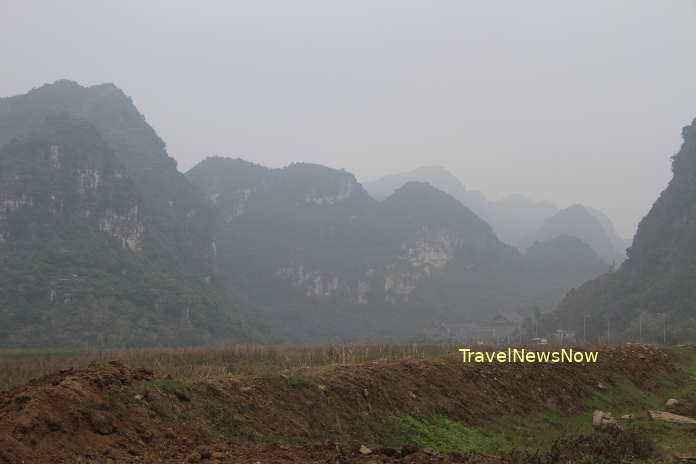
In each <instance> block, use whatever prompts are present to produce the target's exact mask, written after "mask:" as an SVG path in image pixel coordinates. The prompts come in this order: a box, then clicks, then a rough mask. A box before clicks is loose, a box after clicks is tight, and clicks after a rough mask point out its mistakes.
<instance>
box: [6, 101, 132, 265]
mask: <svg viewBox="0 0 696 464" xmlns="http://www.w3.org/2000/svg"><path fill="white" fill-rule="evenodd" d="M132 192H133V182H132V181H131V179H130V178H129V177H128V175H127V174H126V170H125V168H124V167H123V166H122V164H121V163H120V162H119V161H118V159H116V157H115V155H114V153H113V151H112V150H111V149H110V148H109V147H108V146H106V144H105V143H104V142H103V140H101V138H100V137H99V134H98V133H97V131H96V130H95V129H94V128H93V127H92V126H90V125H89V123H87V121H85V120H83V119H79V118H76V117H73V116H70V115H68V114H61V115H57V116H52V117H50V118H48V120H47V121H46V122H45V123H44V124H43V125H42V126H41V127H40V128H39V129H38V130H37V131H35V132H34V133H33V134H32V135H31V136H30V137H28V138H25V139H15V140H14V141H12V142H10V143H8V144H7V145H5V146H4V147H3V148H2V151H0V198H1V200H0V236H1V237H2V240H3V241H11V242H13V241H21V240H26V239H27V238H32V237H34V238H37V239H39V238H44V239H51V238H52V237H55V236H59V237H60V236H61V235H63V237H62V238H74V237H70V236H69V234H70V233H73V232H74V231H75V230H77V229H81V228H83V229H85V230H87V229H91V230H99V231H101V232H104V233H106V234H108V235H110V236H111V237H112V238H114V239H115V241H116V242H117V243H118V244H119V245H120V246H121V247H122V248H125V249H128V250H130V251H133V252H139V251H141V250H142V247H143V239H144V234H145V225H144V222H143V217H142V215H141V213H140V210H141V204H140V200H139V199H138V198H137V196H135V195H134V194H133V193H132Z"/></svg>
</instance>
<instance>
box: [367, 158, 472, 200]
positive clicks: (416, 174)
mask: <svg viewBox="0 0 696 464" xmlns="http://www.w3.org/2000/svg"><path fill="white" fill-rule="evenodd" d="M408 182H428V183H429V184H431V185H434V186H436V187H437V188H438V189H439V190H442V191H443V192H447V193H449V194H450V195H452V196H453V197H454V198H457V199H459V198H461V197H465V196H467V195H469V193H470V192H469V191H468V190H467V189H466V188H465V187H464V185H463V184H462V183H461V181H460V180H459V179H458V178H457V177H456V176H455V175H454V174H452V173H451V172H449V171H448V170H447V169H445V168H443V167H442V166H423V167H420V168H416V169H414V170H413V171H408V172H402V173H399V174H392V175H389V176H384V177H382V178H380V179H377V180H375V181H372V182H363V187H364V188H365V190H367V191H368V192H369V193H370V195H372V197H373V198H375V199H377V200H384V199H385V198H387V197H388V196H389V195H391V194H392V193H394V192H395V191H396V190H398V189H399V188H400V187H402V186H403V185H404V184H407V183H408Z"/></svg>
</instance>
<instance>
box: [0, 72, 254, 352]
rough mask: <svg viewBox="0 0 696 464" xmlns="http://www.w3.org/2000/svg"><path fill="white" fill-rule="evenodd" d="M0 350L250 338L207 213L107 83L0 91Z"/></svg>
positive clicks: (244, 303)
mask: <svg viewBox="0 0 696 464" xmlns="http://www.w3.org/2000/svg"><path fill="white" fill-rule="evenodd" d="M0 150H2V152H1V153H2V156H1V163H2V171H0V202H2V203H0V204H2V205H3V206H2V210H1V211H0V213H1V214H2V224H0V234H2V235H1V237H2V242H0V246H1V248H2V250H3V252H2V255H0V258H1V259H2V265H0V273H1V276H0V279H1V280H2V283H3V285H2V289H3V290H2V295H0V301H1V302H2V303H1V305H0V346H31V345H33V346H39V345H40V346H67V345H70V346H161V345H182V344H186V345H190V344H204V343H205V344H209V343H220V342H232V341H251V340H253V339H254V337H256V336H257V335H259V337H261V335H260V334H259V333H258V331H257V329H258V330H261V329H260V328H258V327H257V326H256V325H254V326H253V327H252V326H250V325H248V324H246V323H245V322H244V321H245V315H244V314H243V313H244V309H247V310H250V311H251V310H252V309H253V304H252V303H250V302H249V301H248V300H246V299H245V298H244V297H243V295H240V294H239V293H238V292H236V291H235V290H234V289H233V288H230V287H226V286H223V285H221V284H222V281H221V280H220V278H219V277H220V276H219V275H217V274H216V273H215V268H214V256H213V245H212V234H213V229H214V226H215V223H214V221H215V218H216V212H215V208H214V207H213V206H212V205H211V204H210V202H209V201H208V200H207V199H206V198H205V197H204V195H203V194H202V193H201V192H199V191H198V190H197V189H196V188H195V187H194V186H193V185H192V184H191V183H190V182H189V181H188V180H187V179H186V178H185V177H184V176H183V175H182V174H181V173H179V172H178V171H177V169H176V163H175V162H174V160H173V159H172V158H170V157H169V156H168V154H167V152H166V150H165V145H164V142H163V141H162V140H161V139H160V138H159V137H158V136H157V134H156V133H155V131H154V130H153V129H152V128H151V127H150V126H149V125H148V124H147V123H146V122H145V120H144V117H143V116H142V115H141V114H140V113H139V112H138V110H137V109H136V108H135V106H134V105H133V103H132V101H131V99H130V98H129V97H127V96H126V95H125V94H123V92H122V91H120V90H119V89H118V88H116V87H115V86H113V85H111V84H104V85H98V86H93V87H82V86H80V85H78V84H76V83H74V82H71V81H58V82H56V83H54V84H50V85H46V86H43V87H41V88H39V89H35V90H32V91H31V92H29V93H27V94H25V95H19V96H15V97H9V98H2V99H0Z"/></svg>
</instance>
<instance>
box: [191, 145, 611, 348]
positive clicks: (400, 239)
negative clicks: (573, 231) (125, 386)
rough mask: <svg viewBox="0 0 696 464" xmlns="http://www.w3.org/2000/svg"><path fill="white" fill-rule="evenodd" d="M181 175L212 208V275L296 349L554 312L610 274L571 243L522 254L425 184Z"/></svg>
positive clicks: (206, 165)
mask: <svg viewBox="0 0 696 464" xmlns="http://www.w3.org/2000/svg"><path fill="white" fill-rule="evenodd" d="M186 175H187V177H188V178H189V179H190V180H191V181H192V182H193V183H194V184H196V185H197V186H198V187H199V189H201V190H202V191H204V192H205V193H206V195H208V197H209V198H210V199H211V201H213V202H214V203H215V204H216V207H217V208H218V211H219V215H218V220H217V227H216V235H215V247H216V250H217V264H218V266H219V268H220V270H221V271H222V272H223V273H225V274H226V275H227V276H228V279H229V281H230V284H231V285H234V286H235V287H239V288H245V289H247V290H246V291H248V293H249V294H250V295H252V298H254V299H257V298H258V300H259V302H260V306H262V307H264V308H266V310H267V312H266V313H265V320H269V321H272V322H270V324H272V325H273V327H274V328H275V330H277V331H281V332H283V333H284V335H285V336H287V337H290V340H292V341H298V342H302V341H306V340H309V339H311V340H315V341H317V340H319V341H338V340H355V339H356V338H357V339H362V340H370V339H372V340H374V339H382V338H385V337H386V338H390V337H391V338H393V337H399V336H404V335H405V334H409V333H410V334H415V333H418V332H419V331H422V329H423V328H424V327H425V326H427V325H428V324H431V323H432V322H433V321H456V320H462V319H468V318H477V317H478V318H481V317H489V315H490V314H491V313H495V312H499V311H502V310H512V311H514V310H522V311H527V312H528V311H531V309H532V308H535V307H545V308H551V307H552V306H553V305H555V304H556V303H557V302H558V301H559V298H560V297H561V296H562V295H563V294H564V293H565V292H566V291H567V290H568V289H570V288H572V287H573V286H576V285H579V284H580V283H582V282H583V281H584V280H586V279H587V278H590V277H591V276H594V275H597V274H598V273H600V272H602V271H604V270H606V269H608V264H606V263H605V262H604V261H602V260H601V259H600V258H599V257H598V256H597V255H596V254H595V253H594V252H593V251H592V250H591V249H590V248H589V247H587V246H584V247H583V245H582V244H579V245H578V244H577V243H576V242H579V241H577V240H575V241H574V240H572V239H568V240H566V241H563V240H560V241H558V242H557V243H556V244H555V245H554V244H549V245H548V246H549V248H548V249H547V248H545V247H546V244H544V245H540V247H539V248H535V249H534V250H532V252H531V253H529V256H527V255H524V254H522V253H520V252H519V251H517V250H516V249H514V248H513V247H511V246H508V245H505V244H503V243H501V242H500V241H499V240H498V239H497V238H496V236H495V234H494V233H493V230H492V229H491V227H490V226H489V225H488V224H487V223H486V222H485V221H483V220H482V219H481V218H480V217H478V216H477V215H476V214H474V213H473V212H472V211H471V210H469V209H467V208H466V207H464V206H463V205H462V204H461V202H459V201H457V200H456V199H455V198H453V197H452V196H451V195H449V194H447V193H445V192H442V191H440V190H437V189H436V188H434V187H433V186H431V185H430V184H428V183H423V182H408V183H406V184H405V185H403V186H401V187H400V188H399V189H397V190H396V191H394V192H392V193H391V194H390V195H389V196H388V197H387V198H385V199H383V200H382V201H376V200H375V199H373V198H372V197H370V195H368V194H367V192H366V191H365V189H364V188H363V187H362V186H361V185H360V184H359V183H358V182H357V181H356V179H355V177H354V176H353V175H351V174H350V173H347V172H345V171H340V170H335V169H330V168H327V167H324V166H318V165H313V164H305V163H295V164H292V165H290V166H288V167H286V168H282V169H269V168H265V167H262V166H258V165H254V164H253V163H249V162H246V161H243V160H240V159H231V158H221V157H212V158H207V159H206V160H204V161H202V162H201V163H199V164H198V165H197V166H195V167H194V168H192V169H191V170H190V171H189V172H188V173H187V174H186ZM542 249H543V250H546V251H545V252H542V251H541V250H542ZM554 254H560V255H562V256H564V257H565V258H568V256H574V255H576V254H579V255H580V256H579V257H578V259H576V260H572V261H568V260H565V261H564V260H563V259H555V260H554V259H547V257H548V256H549V255H554ZM578 262H582V263H583V264H582V265H581V266H578V265H577V264H576V263H578ZM550 275H553V279H550V281H551V280H552V281H553V282H552V283H551V284H549V285H546V283H545V281H546V278H547V277H549V276H550ZM269 288H272V289H273V291H272V292H269V291H268V289H269ZM310 321H311V322H310Z"/></svg>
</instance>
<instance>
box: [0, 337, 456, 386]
mask: <svg viewBox="0 0 696 464" xmlns="http://www.w3.org/2000/svg"><path fill="white" fill-rule="evenodd" d="M459 348H460V346H459V345H282V346H274V345H239V346H230V347H193V348H169V349H161V348H160V349H126V350H100V351H66V350H0V391H2V390H7V389H8V388H10V387H13V386H17V385H21V384H23V383H26V382H28V381H29V380H31V379H34V378H37V377H40V376H43V375H46V374H50V373H52V372H55V371H57V370H60V369H66V368H70V367H87V366H88V365H89V364H91V363H93V362H97V363H105V362H108V361H112V360H114V359H118V360H119V361H121V362H123V363H124V364H125V365H127V366H129V367H132V368H140V367H142V368H147V369H150V370H152V371H154V373H155V375H157V376H160V377H166V376H171V377H173V378H176V379H179V380H182V381H199V380H215V379H224V378H228V377H230V376H240V375H270V374H276V373H279V372H281V371H283V370H286V369H297V368H307V367H313V366H327V365H341V364H343V365H346V364H358V363H365V362H369V361H374V360H378V359H379V360H397V359H426V358H436V357H442V356H446V355H452V356H458V355H459V353H458V352H457V350H458V349H459Z"/></svg>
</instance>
